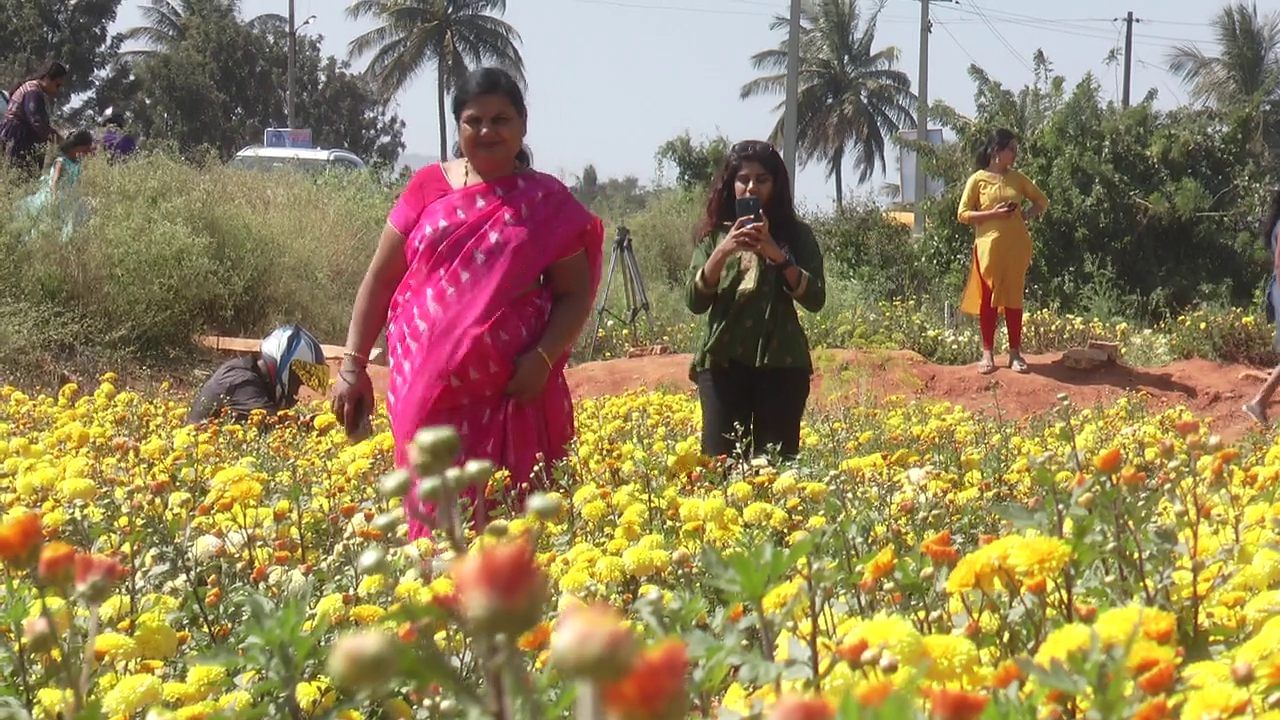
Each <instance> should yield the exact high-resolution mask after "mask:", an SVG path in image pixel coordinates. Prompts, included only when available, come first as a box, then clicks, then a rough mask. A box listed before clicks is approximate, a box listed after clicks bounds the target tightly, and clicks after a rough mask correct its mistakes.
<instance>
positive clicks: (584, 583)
mask: <svg viewBox="0 0 1280 720" xmlns="http://www.w3.org/2000/svg"><path fill="white" fill-rule="evenodd" d="M590 586H591V576H590V575H588V574H587V573H585V572H583V571H582V570H579V569H577V568H574V569H573V570H570V571H569V572H567V573H565V574H564V577H562V578H560V592H561V593H562V594H564V595H583V594H585V593H586V591H587V588H588V587H590Z"/></svg>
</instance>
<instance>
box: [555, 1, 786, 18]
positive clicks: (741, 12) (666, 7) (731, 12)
mask: <svg viewBox="0 0 1280 720" xmlns="http://www.w3.org/2000/svg"><path fill="white" fill-rule="evenodd" d="M573 2H576V3H583V4H586V5H611V6H613V7H621V8H631V9H635V10H668V11H674V12H691V13H702V14H704V15H739V16H747V17H774V15H771V14H768V13H760V12H747V11H746V10H716V9H712V8H700V7H689V6H681V5H648V4H644V3H638V2H622V0H573Z"/></svg>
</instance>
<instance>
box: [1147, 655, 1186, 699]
mask: <svg viewBox="0 0 1280 720" xmlns="http://www.w3.org/2000/svg"><path fill="white" fill-rule="evenodd" d="M1177 675H1178V667H1177V666H1176V665H1174V664H1173V663H1172V662H1169V661H1165V662H1162V663H1160V664H1158V665H1156V666H1155V667H1154V668H1152V669H1150V670H1148V671H1147V672H1145V673H1143V674H1142V675H1141V676H1140V677H1139V678H1138V688H1139V689H1141V690H1142V692H1144V693H1146V694H1148V695H1159V694H1161V693H1164V692H1168V691H1169V689H1170V688H1172V687H1173V681H1174V680H1176V679H1177Z"/></svg>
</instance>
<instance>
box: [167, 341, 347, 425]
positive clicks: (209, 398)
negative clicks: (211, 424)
mask: <svg viewBox="0 0 1280 720" xmlns="http://www.w3.org/2000/svg"><path fill="white" fill-rule="evenodd" d="M304 385H305V386H307V387H309V388H311V389H312V390H314V391H316V392H318V393H321V394H324V393H325V392H327V391H328V389H329V366H328V364H327V363H326V362H325V357H324V349H323V348H321V346H320V341H318V340H316V339H315V337H314V336H312V335H311V333H309V332H307V331H306V330H304V329H303V328H301V327H299V326H297V325H283V326H281V327H278V328H276V329H275V330H273V331H272V332H271V334H270V335H268V336H267V337H265V338H263V340H262V345H261V347H260V348H259V350H258V352H257V353H255V354H253V355H250V356H245V357H238V358H233V359H231V360H228V361H226V362H224V363H222V365H220V366H219V367H218V369H217V370H216V371H214V373H213V376H212V377H210V378H209V379H208V381H206V382H205V384H204V386H203V387H201V388H200V392H199V393H198V394H197V395H196V398H195V401H194V402H193V403H192V404H191V410H190V411H189V412H188V413H187V423H188V424H192V425H195V424H199V423H202V422H206V421H208V420H214V419H218V418H222V417H226V418H227V419H230V420H232V421H234V422H244V421H245V420H246V419H247V418H248V417H249V414H250V413H252V412H253V411H254V410H263V411H266V412H268V413H272V414H274V413H276V412H279V411H280V410H286V409H288V408H291V407H293V406H294V405H296V404H297V402H298V392H299V391H301V389H302V386H304Z"/></svg>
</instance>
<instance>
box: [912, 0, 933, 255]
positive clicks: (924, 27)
mask: <svg viewBox="0 0 1280 720" xmlns="http://www.w3.org/2000/svg"><path fill="white" fill-rule="evenodd" d="M929 2H930V0H920V76H919V78H917V80H916V100H917V101H918V104H917V106H916V142H918V143H921V144H924V143H927V142H929V29H930V21H929ZM920 157H921V154H920V151H919V150H916V178H915V179H916V187H915V191H916V193H915V200H916V202H915V208H914V211H913V212H912V213H911V214H912V216H913V218H914V220H915V223H914V228H913V232H914V233H915V235H916V237H920V236H922V235H924V196H925V193H927V192H928V191H929V182H928V178H927V177H926V176H925V173H924V163H922V162H920Z"/></svg>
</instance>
